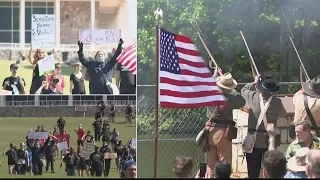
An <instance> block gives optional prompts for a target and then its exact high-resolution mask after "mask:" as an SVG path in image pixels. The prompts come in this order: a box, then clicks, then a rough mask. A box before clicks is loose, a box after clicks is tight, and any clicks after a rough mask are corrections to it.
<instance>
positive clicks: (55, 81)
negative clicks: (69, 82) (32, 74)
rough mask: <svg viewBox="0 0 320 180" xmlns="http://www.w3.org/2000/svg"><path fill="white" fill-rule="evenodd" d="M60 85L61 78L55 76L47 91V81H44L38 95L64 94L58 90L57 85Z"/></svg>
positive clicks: (37, 92)
mask: <svg viewBox="0 0 320 180" xmlns="http://www.w3.org/2000/svg"><path fill="white" fill-rule="evenodd" d="M58 83H59V78H58V77H56V76H53V77H52V78H51V79H50V83H49V87H48V89H47V81H42V85H41V86H40V87H39V89H38V90H37V91H36V93H35V94H36V95H39V94H62V92H61V91H59V90H58V89H57V85H58Z"/></svg>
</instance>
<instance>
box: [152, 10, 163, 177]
mask: <svg viewBox="0 0 320 180" xmlns="http://www.w3.org/2000/svg"><path fill="white" fill-rule="evenodd" d="M161 17H162V10H161V9H160V8H158V9H157V10H156V11H155V19H156V69H157V73H156V80H157V81H156V103H155V117H154V157H153V159H154V162H153V163H154V164H153V178H154V179H156V178H157V157H158V127H159V116H158V115H159V114H158V113H159V83H160V82H159V21H160V18H161Z"/></svg>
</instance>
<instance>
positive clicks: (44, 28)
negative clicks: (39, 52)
mask: <svg viewBox="0 0 320 180" xmlns="http://www.w3.org/2000/svg"><path fill="white" fill-rule="evenodd" d="M31 25H32V27H31V43H32V49H53V48H54V42H55V19H54V15H48V14H33V15H32V16H31Z"/></svg>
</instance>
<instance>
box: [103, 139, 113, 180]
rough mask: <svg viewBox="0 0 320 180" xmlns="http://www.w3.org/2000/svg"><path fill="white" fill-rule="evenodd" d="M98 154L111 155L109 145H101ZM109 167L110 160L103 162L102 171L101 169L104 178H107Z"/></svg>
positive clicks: (105, 143)
mask: <svg viewBox="0 0 320 180" xmlns="http://www.w3.org/2000/svg"><path fill="white" fill-rule="evenodd" d="M100 153H102V154H104V153H111V149H110V147H109V144H108V143H107V142H104V143H103V146H102V147H101V148H100ZM110 166H111V159H105V160H104V169H103V174H104V177H108V176H109V171H110Z"/></svg>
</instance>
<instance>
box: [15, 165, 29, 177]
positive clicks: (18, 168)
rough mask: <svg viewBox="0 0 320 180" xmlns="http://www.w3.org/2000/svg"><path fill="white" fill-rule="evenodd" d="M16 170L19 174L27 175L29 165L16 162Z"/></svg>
mask: <svg viewBox="0 0 320 180" xmlns="http://www.w3.org/2000/svg"><path fill="white" fill-rule="evenodd" d="M16 172H17V173H18V174H22V175H25V174H26V172H27V165H26V164H16Z"/></svg>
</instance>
